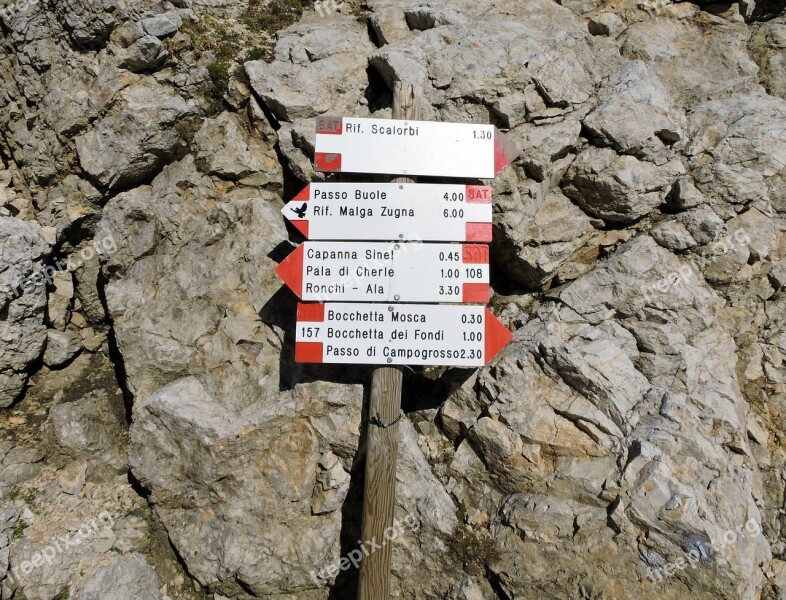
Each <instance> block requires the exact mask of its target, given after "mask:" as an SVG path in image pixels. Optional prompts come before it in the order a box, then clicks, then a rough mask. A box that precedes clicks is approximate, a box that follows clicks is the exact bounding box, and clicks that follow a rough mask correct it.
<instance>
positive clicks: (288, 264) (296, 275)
mask: <svg viewBox="0 0 786 600" xmlns="http://www.w3.org/2000/svg"><path fill="white" fill-rule="evenodd" d="M304 252H305V250H304V247H303V245H302V244H301V245H300V246H298V247H297V248H295V251H294V252H293V253H292V254H290V255H289V256H287V257H286V258H285V259H284V260H283V261H281V264H280V265H278V266H277V267H276V275H278V277H279V278H280V279H281V281H283V282H284V283H285V284H286V285H287V286H289V288H290V289H291V290H292V291H293V292H295V293H296V294H297V297H298V298H301V297H302V296H303V253H304Z"/></svg>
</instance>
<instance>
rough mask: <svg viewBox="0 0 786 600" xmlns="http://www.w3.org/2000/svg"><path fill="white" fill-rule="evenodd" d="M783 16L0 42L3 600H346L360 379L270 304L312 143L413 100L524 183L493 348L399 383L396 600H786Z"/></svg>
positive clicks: (465, 12) (48, 14)
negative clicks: (353, 119) (300, 341)
mask: <svg viewBox="0 0 786 600" xmlns="http://www.w3.org/2000/svg"><path fill="white" fill-rule="evenodd" d="M780 4H782V3H778V2H773V1H770V0H755V1H754V0H745V1H744V2H734V3H726V4H722V5H721V4H718V3H714V2H672V1H670V0H639V1H634V0H621V1H617V2H608V1H606V0H593V1H591V2H584V1H582V2H579V1H576V0H562V1H561V2H553V1H551V0H530V1H528V2H514V1H512V0H493V1H491V0H488V1H480V2H477V1H473V2H470V1H469V0H452V1H450V2H449V1H447V0H432V1H430V2H427V3H423V2H420V3H419V2H413V1H409V0H369V1H368V2H365V3H360V2H349V1H347V2H340V3H339V2H335V3H328V2H323V3H320V4H318V5H317V4H313V5H312V3H309V2H303V3H302V4H301V3H300V2H295V1H293V0H275V1H274V2H271V3H269V4H268V3H265V2H259V1H257V0H210V1H208V0H193V1H192V0H164V1H161V2H157V1H155V2H154V1H153V0H96V1H93V0H67V1H62V2H52V1H49V0H46V1H45V0H40V1H38V2H19V3H15V4H13V5H12V6H5V7H4V9H3V10H2V11H0V29H1V30H2V34H0V88H1V89H2V94H0V107H2V110H0V124H1V125H2V129H0V132H1V133H0V407H2V408H0V599H2V600H11V599H13V600H18V599H20V598H28V599H31V600H33V599H35V600H54V599H56V598H58V599H61V600H62V599H63V598H67V597H70V598H79V599H83V600H99V599H103V598H119V599H123V598H129V599H130V598H140V599H145V600H147V599H151V600H167V599H168V600H192V599H193V600H196V599H204V598H210V599H212V600H225V599H231V600H250V599H252V598H273V599H277V600H289V599H292V600H294V599H298V600H299V599H305V600H335V599H339V598H352V597H354V596H355V595H356V585H357V572H356V571H355V570H354V569H341V568H339V567H337V566H335V565H340V564H341V563H340V560H341V558H342V557H344V556H347V555H348V553H350V552H351V551H352V550H354V549H355V548H356V547H357V545H358V540H359V536H360V515H361V507H362V493H363V468H364V457H365V424H364V423H365V418H366V409H365V403H366V402H367V398H368V381H369V372H368V370H367V369H365V368H361V367H352V368H341V367H330V366H306V365H299V364H296V363H295V361H294V352H293V341H294V337H295V336H294V333H295V332H294V322H295V303H296V301H295V298H294V296H293V295H292V294H291V293H290V292H289V291H287V290H285V289H281V284H280V281H279V280H278V279H277V278H276V277H275V275H274V272H273V271H274V269H275V267H276V265H277V264H278V263H279V262H281V260H283V259H284V258H285V257H286V256H287V255H288V253H289V252H290V251H291V250H292V249H293V248H294V247H295V245H296V244H298V243H300V242H301V241H302V239H301V238H300V237H299V236H298V234H297V233H296V232H294V230H292V229H291V228H288V227H287V225H286V224H285V223H284V221H283V219H282V217H281V214H280V209H281V207H282V206H283V203H284V202H286V201H288V200H290V199H291V198H292V197H293V196H294V195H295V194H296V193H297V192H298V191H300V189H302V187H303V186H305V185H306V184H307V183H309V182H311V181H319V180H323V179H324V178H325V176H324V175H322V174H319V173H315V172H314V170H313V167H312V159H313V151H314V118H315V117H317V116H320V115H352V116H361V117H363V116H373V117H376V118H389V117H390V116H391V99H392V96H391V88H392V84H393V82H395V81H398V80H404V81H408V82H412V83H415V84H416V85H419V86H420V87H421V89H422V92H423V98H424V106H423V118H425V119H431V120H440V121H461V122H477V123H493V124H495V125H496V126H497V127H499V128H500V129H502V130H504V131H505V135H506V136H507V137H508V138H509V139H510V141H511V142H512V144H513V145H514V146H515V147H516V148H517V150H518V151H519V154H518V157H517V158H516V160H514V161H513V163H512V165H511V166H510V167H509V168H508V169H506V170H505V171H504V172H503V173H501V174H500V176H499V177H498V178H497V179H496V180H495V181H494V182H493V187H494V207H493V210H494V242H493V246H492V249H493V253H492V257H493V259H494V264H493V265H492V287H493V291H494V293H493V297H492V301H491V310H492V311H493V312H495V314H497V315H498V316H499V317H500V319H501V320H502V321H503V322H504V323H505V324H506V325H507V326H508V327H509V328H510V329H511V330H513V331H514V332H515V336H514V340H513V342H512V343H511V344H510V345H509V347H507V348H506V349H505V350H504V351H503V352H502V353H501V354H500V355H499V356H498V357H497V359H495V361H494V362H493V363H492V364H490V365H488V366H487V367H485V368H482V369H477V370H472V371H469V370H461V369H447V370H444V369H435V370H428V369H426V370H424V369H416V370H414V371H411V372H410V371H408V372H407V373H406V375H405V383H404V386H405V395H404V403H403V408H404V411H405V413H406V414H405V418H404V419H402V421H401V422H400V425H399V436H400V442H399V454H398V465H397V473H396V476H397V477H396V479H397V493H396V507H395V511H396V523H397V527H398V529H397V532H398V535H397V539H396V541H395V546H394V549H393V557H392V590H393V597H396V598H407V599H412V600H415V599H418V600H421V599H434V600H436V599H450V600H485V599H489V600H491V599H495V600H496V599H501V598H505V599H511V600H512V599H522V598H526V599H529V598H532V599H536V598H537V599H540V598H593V599H598V600H600V599H605V600H611V599H622V598H637V599H641V600H649V599H651V600H655V599H658V600H660V599H675V600H676V599H680V600H682V599H684V598H697V599H699V598H713V599H715V598H717V599H728V600H738V599H743V600H778V599H782V598H786V504H785V503H786V452H785V450H786V449H785V448H784V423H786V388H785V387H784V385H785V384H786V367H785V365H784V356H786V290H785V289H784V286H786V99H784V98H785V96H784V94H785V93H786V84H784V69H783V66H784V56H786V54H785V53H786V13H784V10H783V7H782V6H780ZM303 5H306V6H305V10H303V9H304V7H303Z"/></svg>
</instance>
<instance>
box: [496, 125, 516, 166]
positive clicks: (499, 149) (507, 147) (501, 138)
mask: <svg viewBox="0 0 786 600" xmlns="http://www.w3.org/2000/svg"><path fill="white" fill-rule="evenodd" d="M518 155H519V151H518V150H517V149H516V147H515V146H514V145H513V143H512V142H511V141H510V140H509V139H508V138H507V137H506V136H505V134H504V133H502V132H501V131H500V130H499V129H497V128H496V127H495V128H494V174H495V175H498V174H499V173H500V172H501V171H502V170H503V169H504V168H505V167H507V166H508V165H509V164H510V163H512V162H513V161H514V160H516V158H518Z"/></svg>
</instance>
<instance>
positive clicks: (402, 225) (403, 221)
mask: <svg viewBox="0 0 786 600" xmlns="http://www.w3.org/2000/svg"><path fill="white" fill-rule="evenodd" d="M281 212H282V213H283V214H284V216H285V217H286V218H287V219H288V220H289V221H290V222H291V223H292V224H293V225H294V226H295V227H296V228H297V229H298V230H299V231H300V232H301V233H302V234H303V235H304V236H306V238H309V239H313V240H412V239H415V240H421V241H428V242H490V241H491V188H490V187H488V186H479V185H438V184H417V183H312V184H311V185H309V186H307V187H306V188H305V189H303V191H302V192H300V193H299V194H298V195H297V196H295V197H294V198H293V199H292V201H291V202H288V203H287V204H286V205H285V206H284V208H283V209H282V211H281Z"/></svg>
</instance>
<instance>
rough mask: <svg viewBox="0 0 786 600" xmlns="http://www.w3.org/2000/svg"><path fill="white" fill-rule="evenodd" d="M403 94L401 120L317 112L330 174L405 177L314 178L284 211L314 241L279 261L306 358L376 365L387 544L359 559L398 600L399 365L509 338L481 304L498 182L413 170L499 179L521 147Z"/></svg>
mask: <svg viewBox="0 0 786 600" xmlns="http://www.w3.org/2000/svg"><path fill="white" fill-rule="evenodd" d="M393 98H394V100H393V120H381V119H359V118H353V117H327V116H324V117H319V118H317V123H316V126H317V135H316V146H315V157H314V162H315V165H316V168H317V169H318V170H321V171H325V172H333V173H338V172H347V173H366V174H382V175H406V176H407V177H399V178H397V179H393V180H392V181H391V182H390V183H373V184H372V183H332V182H331V183H312V184H311V185H309V186H307V187H306V188H305V189H304V190H303V191H302V192H300V194H298V195H297V196H296V197H295V198H293V199H292V201H290V202H289V203H287V204H286V206H284V208H283V210H282V212H283V214H284V216H285V217H286V218H287V219H288V220H289V221H290V222H291V223H292V224H293V225H294V226H295V227H296V228H297V229H298V230H299V231H300V232H301V233H303V235H305V236H306V238H308V239H309V240H313V241H307V242H305V243H303V244H301V245H300V246H299V247H298V248H297V249H296V250H295V251H294V252H293V253H292V254H291V255H290V256H289V257H288V258H287V259H286V260H284V261H283V262H282V263H281V264H280V265H279V267H278V268H277V269H276V273H277V274H278V275H279V277H281V279H282V280H283V281H284V282H285V283H286V284H287V285H288V286H289V287H290V288H291V289H292V290H293V291H294V292H295V293H296V294H297V295H298V297H299V298H300V299H301V300H304V301H306V302H304V303H301V304H299V305H298V311H297V330H296V342H295V360H296V361H297V362H301V363H336V364H372V365H377V366H374V367H373V375H372V382H371V398H370V403H369V408H368V419H367V423H368V429H367V436H366V440H367V450H366V478H365V486H364V497H363V526H362V539H363V541H364V542H376V543H377V544H379V546H380V547H379V548H378V549H377V550H376V551H375V552H372V553H369V554H368V555H367V556H366V557H365V558H364V559H363V561H362V562H361V564H360V577H359V582H358V598H359V600H387V599H388V598H389V596H390V560H391V552H392V545H391V544H390V543H385V539H386V538H385V531H386V530H387V529H389V528H390V527H391V526H392V525H393V516H394V508H395V490H396V456H397V452H398V422H399V419H400V418H401V414H402V413H401V386H402V373H403V372H402V370H401V366H402V365H441V366H456V367H480V366H483V365H486V364H488V363H489V361H491V359H492V358H493V357H494V356H495V355H496V354H497V353H498V352H499V351H500V350H502V348H504V347H505V346H506V345H507V344H508V343H509V342H510V340H511V339H512V335H511V333H510V332H509V331H508V330H507V329H506V328H505V327H504V326H503V325H502V323H500V322H499V320H498V319H497V318H496V317H495V316H494V315H493V314H492V313H491V312H489V311H488V309H486V308H485V306H484V305H485V304H486V303H487V302H488V300H489V292H490V290H489V249H488V246H486V245H485V244H483V243H482V242H490V241H491V231H492V230H491V189H490V188H489V187H487V186H479V185H467V184H417V183H415V180H414V179H412V178H411V176H415V175H422V176H437V177H452V178H460V179H464V180H466V179H492V178H493V177H495V176H496V175H497V173H499V172H500V171H501V170H502V169H504V168H505V167H506V166H507V165H508V164H510V162H511V161H512V160H513V159H514V158H515V155H516V151H515V149H513V148H512V146H511V145H510V144H509V143H508V142H507V140H506V139H505V137H504V136H503V135H502V134H501V133H500V132H499V131H498V130H497V129H496V128H495V127H493V126H491V125H477V124H465V123H436V122H425V121H420V120H419V118H420V106H421V98H420V94H419V92H418V91H416V90H415V89H414V88H413V87H412V86H411V85H408V84H402V83H400V82H397V83H396V84H395V86H394V95H393ZM430 242H443V243H430ZM468 242H471V243H468ZM479 242H480V243H479ZM309 301H315V302H309ZM375 547H376V546H375Z"/></svg>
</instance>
